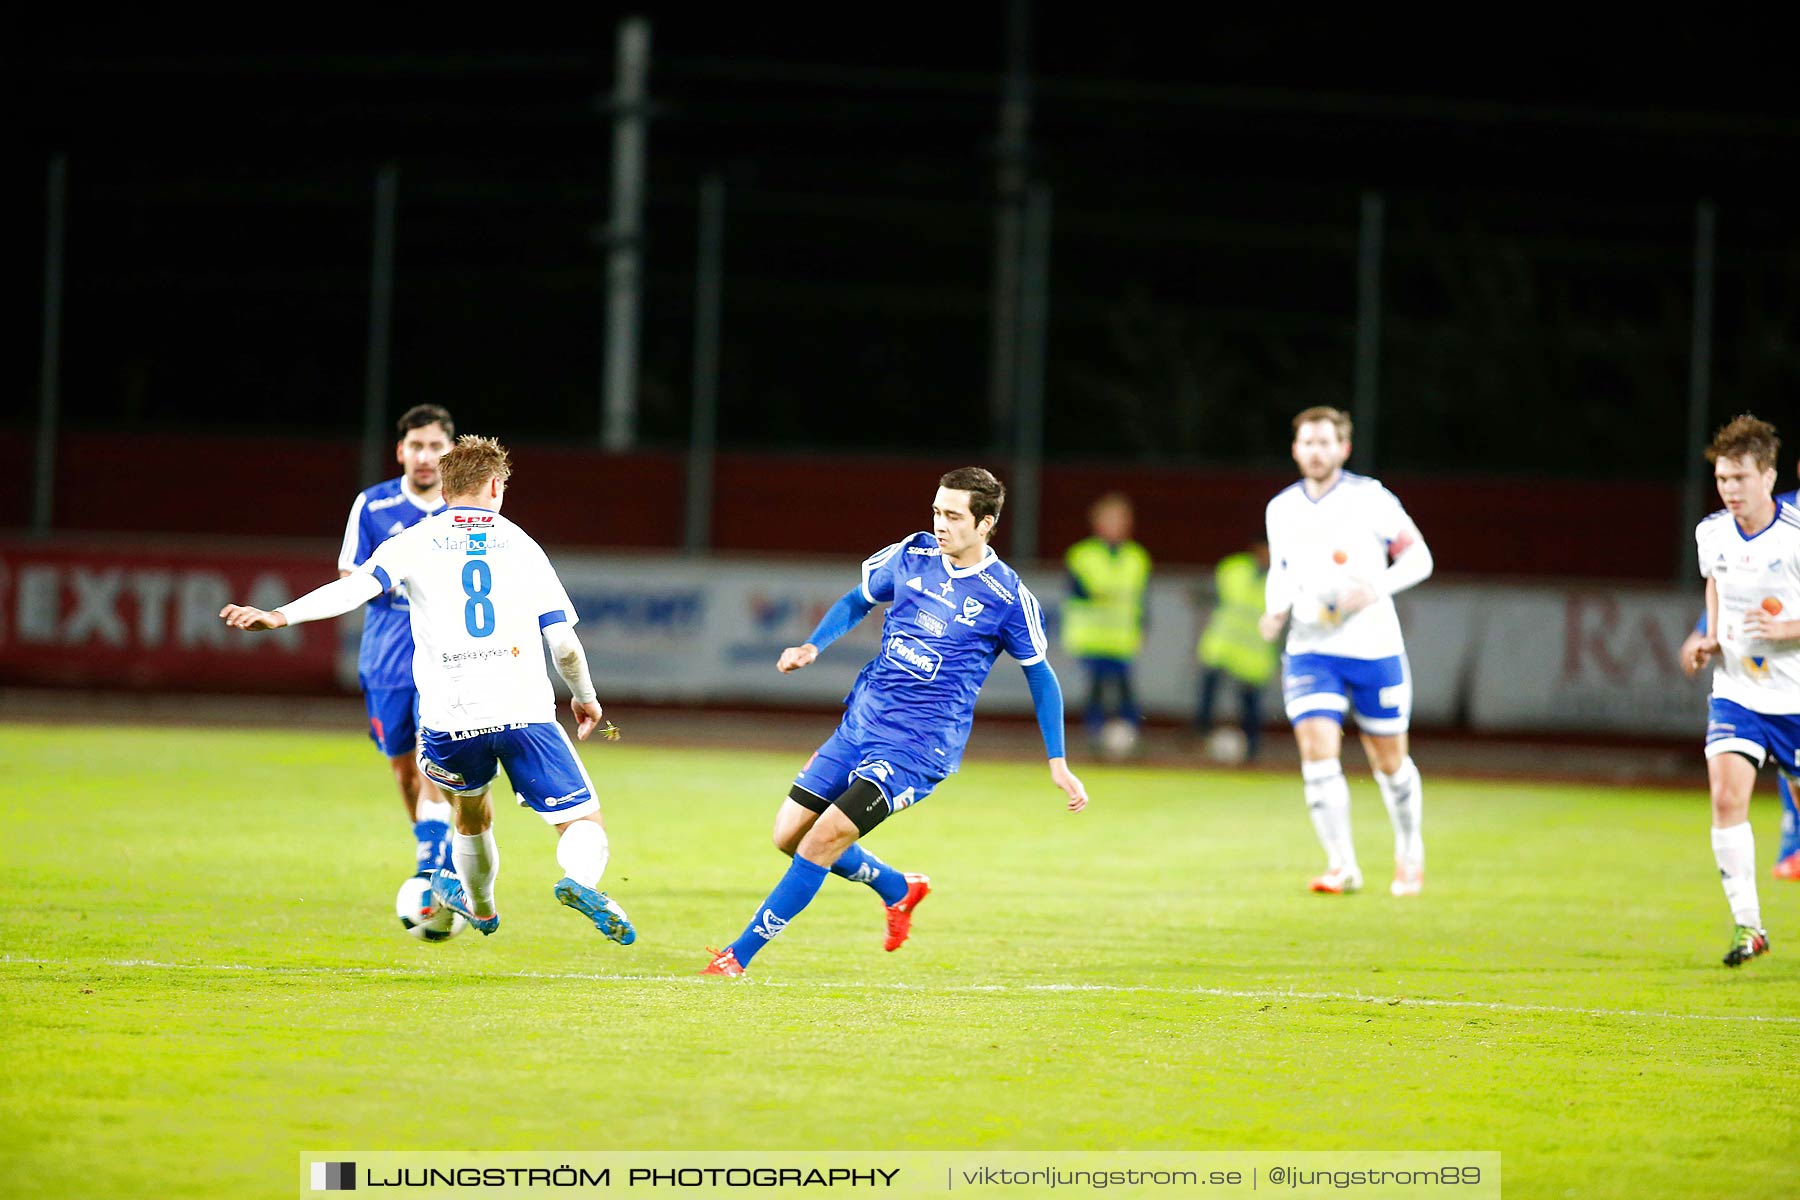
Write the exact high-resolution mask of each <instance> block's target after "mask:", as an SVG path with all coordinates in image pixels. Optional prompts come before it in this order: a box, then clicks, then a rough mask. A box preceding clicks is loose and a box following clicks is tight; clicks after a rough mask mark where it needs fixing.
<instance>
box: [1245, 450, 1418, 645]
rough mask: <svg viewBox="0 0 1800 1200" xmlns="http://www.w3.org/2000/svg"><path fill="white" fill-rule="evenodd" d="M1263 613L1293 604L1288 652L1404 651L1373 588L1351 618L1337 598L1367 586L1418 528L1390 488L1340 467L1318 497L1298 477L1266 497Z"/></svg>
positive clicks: (1389, 607)
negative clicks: (1371, 600) (1355, 586)
mask: <svg viewBox="0 0 1800 1200" xmlns="http://www.w3.org/2000/svg"><path fill="white" fill-rule="evenodd" d="M1264 515H1265V520H1266V522H1267V529H1268V539H1269V578H1268V583H1267V585H1266V586H1267V611H1269V612H1283V611H1287V610H1289V609H1290V608H1291V610H1292V614H1293V619H1292V621H1291V622H1290V624H1289V625H1288V635H1287V652H1288V653H1289V654H1331V655H1336V656H1338V657H1340V658H1391V657H1393V656H1394V655H1396V654H1404V653H1405V652H1406V643H1405V641H1404V639H1403V638H1402V637H1401V635H1400V614H1399V613H1397V612H1395V611H1394V601H1393V598H1392V597H1390V596H1386V595H1383V594H1381V592H1380V589H1378V588H1377V589H1375V591H1376V598H1375V603H1373V604H1371V605H1369V606H1368V607H1367V608H1365V609H1362V610H1361V611H1359V612H1355V613H1352V614H1351V615H1349V616H1347V617H1346V616H1341V615H1340V614H1339V613H1338V611H1337V600H1338V596H1339V595H1340V594H1341V593H1343V592H1344V591H1346V590H1348V589H1349V588H1350V587H1351V586H1352V585H1353V584H1363V585H1365V586H1368V585H1371V584H1372V583H1373V581H1374V580H1376V579H1377V578H1379V577H1380V576H1381V574H1382V573H1383V572H1384V571H1386V570H1387V568H1388V562H1389V556H1390V555H1394V556H1396V557H1397V556H1398V553H1399V552H1400V551H1403V550H1404V549H1405V548H1406V546H1407V544H1408V542H1409V540H1411V539H1416V538H1417V536H1418V531H1417V529H1416V528H1415V527H1414V525H1413V523H1412V519H1411V518H1410V517H1408V516H1407V515H1406V510H1405V509H1403V508H1402V507H1400V501H1399V500H1398V499H1396V498H1395V497H1394V493H1392V492H1390V491H1388V490H1387V489H1386V488H1385V487H1382V486H1381V483H1380V482H1379V481H1378V480H1374V479H1370V478H1369V477H1368V476H1366V475H1355V474H1352V473H1351V472H1349V471H1345V472H1344V473H1343V474H1342V476H1340V477H1339V479H1338V481H1337V483H1335V484H1334V485H1332V487H1331V489H1330V490H1329V491H1327V492H1326V493H1325V494H1324V495H1323V496H1320V497H1319V498H1318V499H1317V500H1314V499H1313V498H1312V497H1311V496H1309V495H1307V494H1306V485H1305V484H1304V483H1295V484H1293V485H1292V486H1290V487H1288V488H1286V489H1284V490H1283V491H1281V492H1280V493H1278V494H1277V495H1276V496H1275V498H1274V499H1273V500H1271V501H1269V506H1268V509H1267V510H1266V512H1265V514H1264Z"/></svg>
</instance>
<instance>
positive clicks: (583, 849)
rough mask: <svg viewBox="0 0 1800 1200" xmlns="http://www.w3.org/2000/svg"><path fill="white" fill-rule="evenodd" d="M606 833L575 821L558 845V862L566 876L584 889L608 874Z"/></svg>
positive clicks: (598, 827) (587, 822)
mask: <svg viewBox="0 0 1800 1200" xmlns="http://www.w3.org/2000/svg"><path fill="white" fill-rule="evenodd" d="M610 852H611V850H610V844H609V843H608V842H607V840H606V830H604V829H602V828H601V827H600V826H599V825H598V824H596V823H595V822H593V821H572V822H570V823H569V827H568V828H567V829H565V830H563V835H562V837H560V838H558V839H557V842H556V861H557V863H558V864H559V865H560V866H561V867H562V869H563V874H565V875H567V876H568V877H569V878H570V879H573V880H574V881H575V882H576V883H579V884H580V885H581V886H582V887H590V888H591V887H593V886H594V885H596V884H598V883H599V882H600V876H602V875H604V874H606V859H607V856H608V855H609V854H610Z"/></svg>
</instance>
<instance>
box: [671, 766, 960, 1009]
mask: <svg viewBox="0 0 1800 1200" xmlns="http://www.w3.org/2000/svg"><path fill="white" fill-rule="evenodd" d="M892 811H893V808H892V805H891V804H890V803H889V801H888V799H887V797H886V796H885V795H884V794H883V793H882V791H881V789H880V788H878V787H876V786H875V784H874V783H873V782H872V781H871V780H869V779H865V778H862V777H857V778H855V779H852V780H851V781H850V784H849V786H848V787H846V788H845V789H844V791H843V792H842V794H840V795H839V796H838V797H837V798H836V799H835V800H833V801H832V803H831V805H830V806H829V807H827V808H826V810H825V811H824V812H823V813H821V814H818V816H817V817H816V819H815V820H813V821H812V823H811V825H810V827H809V828H808V829H807V831H806V834H805V836H803V837H802V838H801V839H800V841H799V844H798V845H796V846H795V847H794V856H793V861H792V862H791V863H789V864H788V869H787V873H786V874H785V875H783V876H782V878H781V882H780V883H778V884H776V885H775V890H774V891H772V892H770V893H769V895H768V896H767V898H765V899H764V900H763V902H762V903H761V904H760V905H758V906H757V909H756V914H755V915H754V916H753V917H751V919H750V924H749V925H747V926H746V927H745V928H744V932H743V933H741V934H739V935H738V938H737V940H736V941H734V942H732V943H731V944H730V945H729V946H727V947H725V948H724V949H723V950H715V951H713V952H712V954H713V958H712V961H711V962H710V963H708V964H707V966H706V969H705V970H703V971H701V972H700V973H701V974H702V975H723V976H728V977H729V976H737V975H742V974H743V973H744V972H745V971H746V970H747V969H748V968H749V966H750V963H751V960H752V959H754V958H755V957H756V955H757V954H758V953H759V952H760V951H761V950H762V949H763V947H765V946H767V945H768V944H769V943H770V942H772V941H774V940H775V937H776V935H777V934H779V933H780V932H781V931H782V930H784V929H786V928H787V927H788V925H789V923H790V922H792V921H793V920H794V918H796V917H798V916H799V915H800V913H801V912H803V911H804V910H805V909H806V906H807V905H809V904H811V903H812V900H813V897H814V896H817V895H818V894H819V887H820V886H821V885H822V884H823V883H824V882H825V876H826V875H828V874H830V873H831V868H832V866H833V865H834V864H836V863H837V862H838V860H839V859H841V858H842V857H843V856H844V854H845V853H846V852H847V851H848V850H850V848H851V847H852V846H854V845H855V843H856V841H857V839H858V838H860V837H861V836H863V835H864V834H865V833H867V832H869V831H870V830H872V829H874V828H875V826H877V825H879V824H880V823H881V821H882V820H883V819H884V818H886V817H887V816H888V815H889V814H890V813H891V812H892ZM921 882H923V881H921ZM929 891H930V886H929V884H925V885H924V886H923V887H922V889H921V890H920V892H919V894H918V899H919V900H923V899H924V897H925V894H926V893H928V892H929ZM907 895H908V896H911V895H912V889H911V887H910V886H909V887H908V890H907ZM903 900H904V898H903ZM915 903H916V902H915ZM911 915H912V909H911V908H910V907H909V908H908V909H907V910H906V912H905V924H906V927H907V929H910V926H911ZM890 927H891V922H890ZM900 940H901V941H904V940H905V936H904V931H903V932H902V936H901V938H900Z"/></svg>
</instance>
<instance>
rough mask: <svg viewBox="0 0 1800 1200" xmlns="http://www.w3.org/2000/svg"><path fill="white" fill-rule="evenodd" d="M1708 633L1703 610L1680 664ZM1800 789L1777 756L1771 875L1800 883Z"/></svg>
mask: <svg viewBox="0 0 1800 1200" xmlns="http://www.w3.org/2000/svg"><path fill="white" fill-rule="evenodd" d="M1775 503H1776V504H1777V505H1779V506H1780V507H1782V508H1784V509H1789V508H1800V493H1797V492H1778V493H1776V495H1775ZM1706 632H1707V627H1706V612H1705V610H1704V609H1703V610H1701V613H1700V619H1699V621H1697V622H1695V624H1694V631H1693V632H1692V633H1690V634H1688V636H1687V641H1685V642H1683V643H1682V646H1681V663H1682V665H1683V667H1685V666H1686V665H1687V663H1688V661H1689V657H1690V655H1692V653H1693V651H1694V648H1695V646H1697V645H1698V644H1699V643H1700V641H1701V640H1702V639H1703V638H1705V636H1706ZM1797 788H1800V778H1797V777H1796V775H1795V768H1794V766H1793V764H1790V763H1788V762H1785V761H1782V760H1780V759H1777V760H1776V762H1775V797H1776V799H1778V800H1779V801H1780V802H1781V829H1780V840H1779V841H1778V842H1777V843H1776V847H1775V866H1774V867H1773V868H1772V869H1771V870H1770V872H1769V873H1770V874H1771V875H1773V876H1774V877H1775V878H1777V879H1785V880H1788V881H1789V882H1800V806H1796V804H1795V802H1794V793H1795V791H1796V789H1797Z"/></svg>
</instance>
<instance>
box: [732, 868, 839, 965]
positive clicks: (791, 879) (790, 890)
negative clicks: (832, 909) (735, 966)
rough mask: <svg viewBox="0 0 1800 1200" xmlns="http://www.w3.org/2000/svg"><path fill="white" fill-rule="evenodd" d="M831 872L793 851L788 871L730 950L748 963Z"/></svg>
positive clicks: (796, 912)
mask: <svg viewBox="0 0 1800 1200" xmlns="http://www.w3.org/2000/svg"><path fill="white" fill-rule="evenodd" d="M827 874H829V872H828V871H827V870H826V869H825V868H824V867H821V866H820V865H819V864H818V863H816V862H809V861H807V860H806V859H804V858H801V857H800V856H799V855H798V854H796V855H794V861H793V862H791V863H789V864H788V869H787V874H786V875H783V876H782V877H781V882H780V883H778V884H776V885H775V890H774V891H772V892H770V893H769V898H768V899H767V900H764V901H763V902H762V903H761V904H760V905H758V906H757V909H756V916H755V917H754V918H753V919H752V920H751V922H750V925H749V927H748V928H747V929H745V930H744V932H743V933H741V934H739V935H738V940H737V941H735V942H733V943H731V950H732V952H733V953H734V954H736V955H737V960H738V963H739V964H740V965H741V966H746V967H747V966H749V965H750V960H751V959H753V958H755V957H756V952H757V951H758V950H761V949H762V948H763V947H764V946H766V945H768V944H769V941H770V939H772V938H773V937H774V936H775V935H776V934H778V933H780V932H781V931H782V930H783V929H786V928H787V923H788V922H789V921H791V920H793V919H794V918H795V917H797V916H799V915H800V913H801V910H803V909H804V908H805V907H806V906H807V905H808V904H811V903H812V898H813V897H814V896H816V895H818V894H819V886H820V885H821V884H823V883H824V882H825V876H826V875H827Z"/></svg>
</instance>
